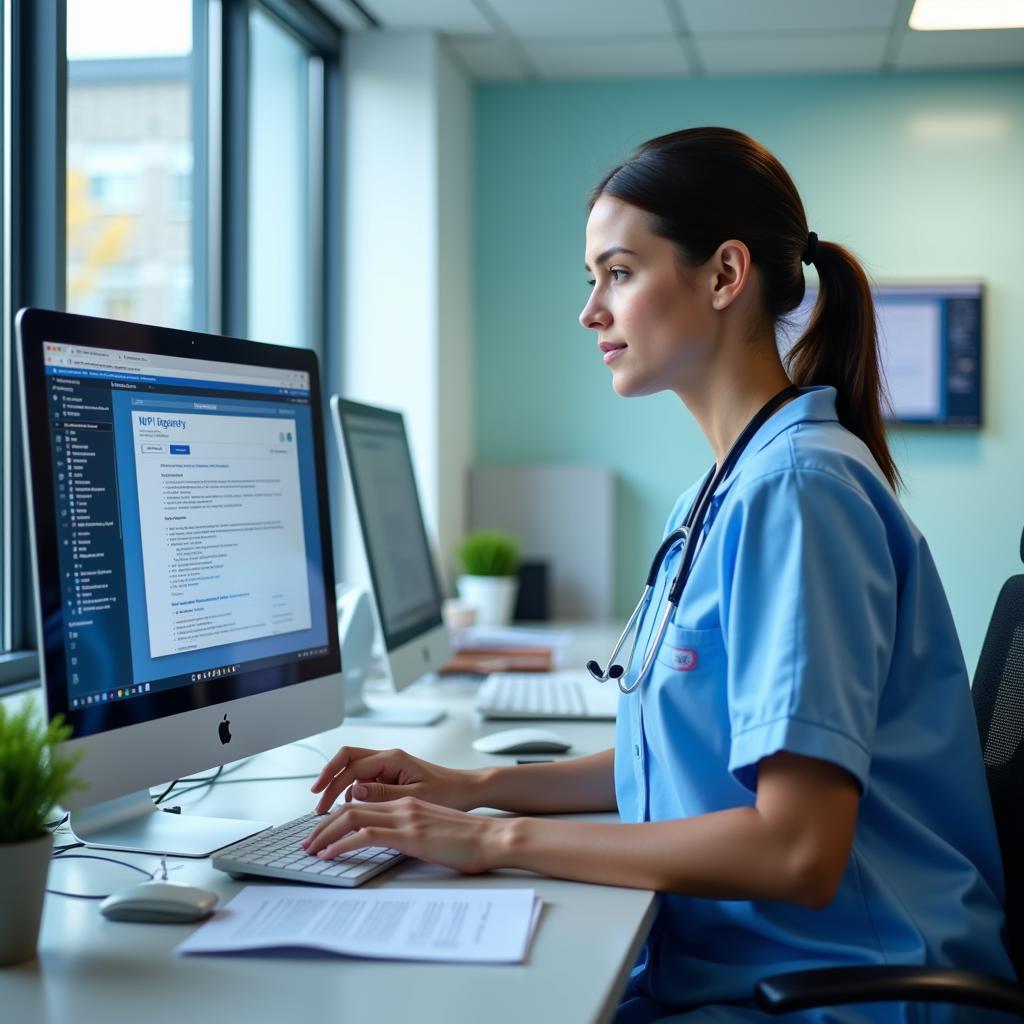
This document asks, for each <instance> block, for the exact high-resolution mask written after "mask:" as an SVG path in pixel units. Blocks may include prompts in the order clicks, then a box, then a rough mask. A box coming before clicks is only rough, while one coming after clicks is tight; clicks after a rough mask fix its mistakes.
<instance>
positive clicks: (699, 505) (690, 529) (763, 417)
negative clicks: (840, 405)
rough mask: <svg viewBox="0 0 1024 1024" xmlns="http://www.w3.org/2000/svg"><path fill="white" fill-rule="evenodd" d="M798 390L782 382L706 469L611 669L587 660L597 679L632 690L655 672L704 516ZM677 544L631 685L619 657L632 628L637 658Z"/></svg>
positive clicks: (664, 545)
mask: <svg viewBox="0 0 1024 1024" xmlns="http://www.w3.org/2000/svg"><path fill="white" fill-rule="evenodd" d="M799 394H800V389H799V388H798V387H796V386H795V385H793V384H790V385H789V387H787V388H783V389H782V390H781V391H780V392H779V393H778V394H777V395H775V396H773V397H772V398H770V399H769V400H768V401H767V402H766V403H765V404H764V405H763V406H762V407H761V408H760V409H759V410H758V412H757V415H755V416H754V418H753V419H752V420H751V421H750V422H749V423H748V424H747V425H746V426H745V427H744V428H743V432H742V433H741V434H740V436H739V437H738V438H736V441H735V442H734V444H733V446H732V447H731V448H730V449H729V452H728V454H727V455H726V456H725V458H724V459H723V460H722V465H721V466H712V467H711V469H710V470H709V471H708V474H707V476H706V477H704V483H703V484H701V488H700V491H699V492H698V494H697V498H696V500H695V501H694V503H693V504H692V505H691V506H690V512H689V514H688V515H687V517H686V520H685V521H684V523H683V525H682V526H680V527H679V528H678V529H676V530H673V531H672V532H671V533H670V534H669V535H668V536H667V537H666V538H665V539H664V540H663V541H662V542H661V544H660V545H659V547H658V550H657V552H656V553H655V555H654V560H653V561H652V562H651V569H650V572H648V573H647V583H646V584H645V585H644V592H643V595H642V596H641V598H640V600H639V601H638V602H637V606H636V608H634V609H633V614H632V615H630V617H629V621H628V622H627V623H626V628H625V629H624V630H623V631H622V635H621V636H620V637H619V639H618V641H617V642H616V644H615V647H614V648H613V649H612V653H611V656H610V657H609V659H608V661H609V663H610V664H609V666H608V671H607V672H605V671H603V670H602V668H601V666H600V665H599V664H598V663H597V662H596V661H593V660H591V661H588V662H587V671H588V672H589V673H590V674H591V675H592V676H593V677H594V678H595V679H596V680H598V682H601V683H604V682H607V681H608V680H609V679H614V680H616V681H617V682H618V684H619V689H620V690H621V691H622V692H623V693H632V692H633V691H634V690H636V689H637V688H638V687H639V686H640V685H641V684H642V683H643V682H644V680H645V679H647V677H648V676H649V675H650V674H651V669H652V668H653V667H654V659H655V658H656V657H657V656H658V651H659V650H660V649H661V645H662V643H663V642H664V640H665V634H666V633H667V632H668V624H669V622H671V620H672V616H673V615H674V614H675V611H676V609H677V608H678V607H679V601H680V599H681V598H682V596H683V588H684V587H685V586H686V581H687V580H688V579H689V578H690V570H691V569H692V567H693V562H694V559H695V558H696V557H697V552H698V551H699V550H700V548H701V546H702V545H701V542H700V537H701V534H702V531H703V527H704V520H705V519H706V518H707V512H708V509H709V508H710V507H711V499H712V498H713V497H714V494H715V491H716V490H717V489H718V485H719V484H720V483H721V482H722V481H723V480H724V479H725V478H726V477H727V476H728V475H729V474H730V473H731V472H732V469H733V467H734V466H735V465H736V463H737V462H738V461H739V457H740V456H741V455H742V454H743V451H744V449H745V448H746V447H747V445H748V444H749V443H750V439H751V438H752V437H753V436H754V435H755V434H756V433H757V432H758V431H759V430H760V429H761V427H763V426H764V424H765V423H766V422H767V420H768V419H769V417H770V416H771V415H772V413H774V412H775V410H776V409H778V407H779V406H780V405H782V404H783V403H784V402H788V401H789V400H790V399H791V398H796V396H797V395H799ZM694 536H696V538H697V539H696V540H695V541H693V542H691V538H693V537H694ZM679 545H682V548H683V561H682V564H681V565H680V566H679V573H678V575H677V576H676V578H675V579H674V580H673V581H672V589H671V590H669V594H668V604H667V605H666V607H665V614H664V616H662V619H661V625H660V626H659V627H658V635H657V637H656V638H655V641H654V643H653V645H652V646H651V647H650V648H649V649H648V651H647V656H646V657H645V658H644V664H643V667H642V668H641V669H640V673H639V674H638V675H637V677H636V679H635V680H634V682H633V685H632V686H627V685H626V683H625V682H624V681H623V675H624V674H625V670H624V669H623V667H622V665H620V664H619V663H618V662H616V660H615V659H616V658H617V657H618V656H619V652H620V651H621V650H622V648H623V646H624V645H625V643H626V640H627V638H628V637H629V634H630V633H632V634H633V646H632V647H630V649H629V657H628V658H627V659H626V664H627V665H632V664H633V655H634V654H635V653H636V645H637V643H638V642H639V640H640V628H641V625H642V624H643V619H644V616H645V615H646V614H647V607H648V605H649V604H650V603H651V596H652V594H653V592H654V584H655V582H656V581H657V579H658V573H659V572H661V567H662V565H664V563H665V559H666V558H668V556H669V555H670V554H671V553H672V552H673V551H674V550H675V549H676V548H677V547H678V546H679Z"/></svg>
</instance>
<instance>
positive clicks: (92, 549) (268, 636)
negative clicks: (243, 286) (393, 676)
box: [22, 314, 339, 737]
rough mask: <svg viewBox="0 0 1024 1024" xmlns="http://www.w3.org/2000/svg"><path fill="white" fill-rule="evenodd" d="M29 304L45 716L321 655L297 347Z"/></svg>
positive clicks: (152, 703)
mask: <svg viewBox="0 0 1024 1024" xmlns="http://www.w3.org/2000/svg"><path fill="white" fill-rule="evenodd" d="M39 316H40V317H43V319H42V321H41V323H40V322H37V324H36V330H35V331H34V332H33V331H27V332H26V337H25V339H24V342H23V350H22V354H23V359H24V363H25V365H24V374H25V388H26V399H27V404H28V409H27V410H26V416H27V419H26V423H27V426H28V434H29V436H30V441H31V444H30V446H29V448H30V463H31V472H32V476H33V481H32V482H33V488H32V489H33V494H34V499H35V500H34V511H35V529H36V547H37V560H38V569H39V585H40V600H41V608H40V612H41V621H42V630H43V635H44V640H45V644H44V646H45V659H46V662H45V664H46V673H45V676H46V684H47V691H48V692H47V697H48V707H49V711H50V713H51V714H52V713H54V712H56V711H63V712H64V713H65V714H66V715H67V716H68V717H69V718H70V721H71V723H72V726H73V729H74V735H75V736H76V737H83V736H89V735H92V734H96V733H100V732H104V731H107V730H111V729H115V728H118V727H121V726H125V725H130V724H133V723H137V722H141V721H151V720H153V719H159V718H162V717H165V716H169V715H173V714H176V713H179V712H182V711H186V710H191V709H194V708H198V707H206V706H209V705H212V704H218V703H221V702H224V701H228V700H235V699H237V698H239V697H246V696H250V695H256V694H260V693H265V692H267V691H270V690H276V689H280V688H282V687H288V686H290V685H292V684H295V683H299V682H302V681H304V680H307V679H311V678H315V677H317V676H323V675H325V674H327V673H329V672H337V671H338V657H339V656H338V642H337V630H336V627H335V618H334V602H333V575H332V573H331V569H330V566H331V557H332V556H331V549H330V534H329V527H328V522H329V517H328V516H327V514H326V507H327V506H326V501H327V499H326V493H325V490H326V489H325V487H324V486H323V480H324V473H323V458H324V453H323V440H322V435H321V434H319V424H320V418H319V417H320V414H319V402H318V401H317V400H315V388H316V386H317V380H316V366H315V357H314V356H313V355H312V353H308V352H305V353H300V352H298V351H295V350H284V349H279V348H276V347H273V346H263V345H255V344H251V343H244V342H232V341H231V340H230V339H223V338H216V339H215V338H211V337H209V336H202V335H189V334H188V333H187V332H178V331H169V330H168V331H161V330H158V329H155V328H140V327H136V325H121V324H114V323H113V322H109V321H99V320H92V319H91V318H78V317H70V316H64V315H61V314H39ZM47 316H51V317H52V320H51V321H49V324H48V323H47V320H46V319H45V317H47ZM40 327H42V328H43V329H40ZM193 353H194V354H193ZM282 353H284V356H283V358H282ZM261 354H262V355H263V356H264V359H263V360H262V361H261V358H260V356H261ZM240 360H244V362H243V361H240Z"/></svg>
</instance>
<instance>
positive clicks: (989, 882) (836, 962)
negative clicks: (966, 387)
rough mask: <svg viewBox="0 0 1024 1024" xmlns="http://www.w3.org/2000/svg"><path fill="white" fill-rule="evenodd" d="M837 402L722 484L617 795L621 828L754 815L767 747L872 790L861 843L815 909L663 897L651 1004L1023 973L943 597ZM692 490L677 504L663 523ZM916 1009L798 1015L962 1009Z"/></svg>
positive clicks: (811, 408) (629, 701) (789, 426)
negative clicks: (805, 983) (873, 981)
mask: <svg viewBox="0 0 1024 1024" xmlns="http://www.w3.org/2000/svg"><path fill="white" fill-rule="evenodd" d="M835 397H836V393H835V390H834V389H833V388H829V387H822V388H811V389H807V390H804V391H803V392H802V393H801V394H800V396H799V397H798V398H796V399H794V400H793V401H792V402H790V403H789V404H788V405H785V406H783V407H782V408H781V409H780V410H779V411H778V412H776V413H775V415H774V416H772V417H771V419H769V420H768V422H767V423H765V424H764V425H763V426H762V427H761V429H760V430H759V431H758V432H757V433H756V434H755V435H754V437H753V438H752V439H751V442H750V444H749V445H748V446H747V449H746V450H745V451H744V453H743V455H742V456H741V457H740V459H739V460H738V462H737V464H736V466H735V468H734V469H733V471H732V472H731V473H730V474H729V476H728V477H727V478H726V479H725V480H724V481H723V482H722V484H721V485H720V486H719V488H718V490H717V492H716V494H715V496H714V498H713V500H712V503H711V508H710V511H709V514H708V517H707V522H706V524H705V527H704V543H703V547H702V549H701V550H700V551H699V553H698V555H697V558H696V560H695V563H694V566H693V571H692V574H691V577H690V579H689V581H688V583H687V585H686V590H685V592H684V595H683V598H682V601H681V602H680V606H679V608H678V610H677V612H676V615H675V620H674V622H673V623H672V624H671V625H670V626H669V629H668V633H667V635H666V637H665V641H664V643H663V645H662V647H661V649H660V651H659V652H658V656H657V660H656V661H655V665H654V671H653V672H652V674H651V676H650V677H649V678H648V680H647V682H646V683H645V684H644V685H643V687H642V688H641V689H640V690H638V691H637V692H636V693H634V694H631V695H628V696H625V695H624V696H623V697H621V698H620V702H619V714H618V723H617V734H616V749H615V786H616V794H617V799H618V806H619V812H620V814H621V816H622V818H623V820H625V821H630V822H640V821H663V820H667V819H677V818H687V817H690V816H692V815H697V814H708V813H711V812H713V811H718V810H722V809H724V808H730V807H738V806H746V805H752V804H753V803H754V802H755V791H756V788H757V764H758V761H759V760H760V759H761V758H763V757H768V756H769V755H771V754H774V753H776V752H777V751H780V750H787V751H791V752H792V753H795V754H803V755H805V756H807V757H815V758H820V759H822V760H825V761H830V762H832V763H833V764H837V765H839V766H840V767H841V768H844V769H846V771H848V772H849V773H850V774H851V775H852V776H853V777H854V779H855V780H856V781H857V783H858V785H859V786H860V789H861V792H862V799H861V803H860V811H859V815H858V820H857V829H856V834H855V837H854V842H853V852H852V854H851V857H850V862H849V865H848V866H847V869H846V873H845V875H844V876H843V880H842V883H841V885H840V887H839V891H838V893H837V894H836V897H835V899H834V900H833V901H832V902H831V903H830V904H829V905H828V906H827V907H826V908H825V909H823V910H811V909H808V908H805V907H800V906H796V905H792V904H788V903H783V902H772V901H767V900H754V901H744V900H733V901H721V900H708V899H696V898H689V897H686V896H681V895H676V894H665V895H663V896H662V897H660V907H659V911H658V915H657V918H656V921H655V924H654V926H653V928H652V930H651V933H650V935H649V937H648V939H647V942H646V944H645V947H644V950H643V952H642V954H641V957H640V960H639V962H638V964H637V967H636V968H635V969H634V972H633V977H632V979H631V982H630V987H629V989H628V990H627V997H628V996H630V995H632V996H635V997H640V1001H642V1002H647V1001H650V1009H652V1010H653V1009H655V1008H656V1007H658V1006H660V1007H662V1008H664V1009H665V1011H666V1012H675V1013H678V1012H680V1009H682V1008H685V1007H694V1006H704V1005H706V1004H715V1003H737V1002H738V1003H744V1002H746V1003H749V1000H750V997H751V993H752V991H753V987H754V983H755V981H757V979H758V978H760V977H763V976H765V975H766V974H771V973H775V972H781V971H791V970H801V969H805V968H810V967H825V966H843V965H850V964H875V963H877V964H885V963H904V964H935V965H949V966H955V967H959V968H964V969H973V970H981V971H990V972H993V973H999V974H1004V975H1006V976H1008V977H1012V976H1013V974H1012V968H1011V967H1010V963H1009V959H1008V957H1007V954H1006V950H1005V948H1004V946H1003V942H1002V938H1001V934H1002V928H1003V922H1004V915H1003V910H1002V906H1001V904H1002V898H1003V877H1002V868H1001V863H1000V858H999V848H998V844H997V840H996V834H995V828H994V824H993V819H992V809H991V804H990V801H989V796H988V790H987V788H986V783H985V774H984V769H983V766H982V759H981V749H980V745H979V741H978V731H977V726H976V724H975V717H974V711H973V708H972V705H971V698H970V688H969V684H968V679H967V671H966V668H965V665H964V659H963V655H962V653H961V650H960V645H959V641H958V640H957V635H956V630H955V627H954V625H953V619H952V616H951V614H950V611H949V605H948V604H947V602H946V597H945V594H944V592H943V589H942V584H941V582H940V580H939V575H938V572H937V571H936V568H935V564H934V562H933V561H932V556H931V554H930V552H929V550H928V546H927V544H926V543H925V541H924V538H923V537H922V536H921V534H920V532H919V531H918V530H917V528H916V527H915V526H914V524H913V523H912V522H911V521H910V519H909V518H908V516H907V514H906V513H905V512H904V511H903V509H902V508H901V506H900V504H899V502H898V501H897V499H896V497H895V495H894V494H893V492H892V490H891V488H890V487H889V485H888V484H887V483H886V481H885V478H884V477H883V476H882V474H881V472H880V471H879V468H878V465H877V464H876V462H875V460H874V459H873V458H872V456H871V454H870V452H869V451H868V449H867V447H866V446H865V445H864V444H863V442H861V441H860V439H859V438H857V437H856V436H854V435H853V434H852V433H850V432H849V431H847V430H846V429H845V428H844V427H842V426H840V424H839V422H838V419H837V416H836V407H835ZM697 489H698V486H697V485H695V486H694V487H693V488H691V489H690V490H689V491H687V492H686V494H684V495H683V496H682V498H680V500H679V501H678V503H677V504H676V507H675V509H674V510H673V512H672V516H671V517H670V519H669V523H668V529H669V530H671V529H673V528H674V527H676V526H679V525H681V523H682V521H683V519H684V518H685V514H686V512H687V511H688V510H689V507H690V504H691V503H692V501H693V500H694V498H695V496H696V492H697ZM678 566H679V555H678V553H677V554H676V555H675V556H673V557H672V558H670V559H669V560H667V563H666V565H665V567H664V568H663V570H662V572H661V574H660V577H659V580H658V585H657V587H656V588H655V592H654V597H655V600H654V602H653V603H652V605H651V610H650V611H649V613H648V615H647V616H646V621H645V622H644V623H643V625H642V628H641V633H640V643H639V644H638V645H637V653H636V655H635V658H634V661H633V664H632V665H631V672H630V675H629V677H628V678H629V679H630V680H631V679H635V678H636V675H637V673H638V671H639V666H640V663H641V662H642V659H643V656H644V653H645V651H646V650H647V646H648V644H649V643H651V642H652V640H653V636H652V634H653V633H655V632H656V631H657V626H658V624H659V622H660V619H661V617H662V614H663V610H664V607H665V604H664V601H665V596H666V591H667V588H668V584H669V581H670V580H671V579H673V578H674V576H675V573H676V571H677V569H678ZM751 856H756V852H755V851H751ZM670 1008H672V1009H670ZM869 1009H870V1011H871V1012H870V1013H868V1012H867V1010H869ZM749 1012H751V1011H740V1010H739V1009H737V1017H736V1019H743V1020H747V1019H750V1017H748V1016H746V1015H745V1014H747V1013H749ZM913 1012H914V1013H918V1014H921V1013H925V1012H927V1013H929V1014H930V1016H913V1014H912V1013H911V1008H909V1007H907V1006H905V1005H903V1006H889V1007H882V1006H874V1007H859V1008H855V1007H850V1008H849V1009H848V1010H844V1009H843V1008H840V1007H834V1008H831V1009H830V1010H827V1011H819V1012H809V1013H805V1014H802V1015H799V1016H794V1017H793V1018H792V1019H794V1020H800V1021H811V1020H815V1021H824V1020H829V1021H846V1020H850V1021H853V1020H871V1021H878V1022H881V1021H886V1022H888V1021H905V1020H919V1019H927V1020H955V1019H958V1018H957V1017H956V1016H955V1013H956V1011H955V1010H951V1009H945V1008H939V1009H932V1010H930V1011H924V1010H923V1008H921V1007H918V1008H916V1009H914V1011H913ZM960 1012H961V1013H962V1014H964V1015H965V1017H964V1019H969V1018H970V1011H963V1010H962V1011H960ZM655 1015H656V1014H655ZM647 1016H649V1015H648V1014H647V1013H643V1014H639V1015H638V1016H637V1018H636V1019H641V1018H643V1017H647ZM681 1019H682V1020H690V1019H693V1020H703V1019H705V1018H704V1017H703V1016H702V1011H697V1012H696V1013H695V1014H694V1015H693V1016H692V1018H691V1016H690V1015H689V1014H687V1015H685V1016H684V1017H682V1018H681ZM708 1019H710V1018H708ZM714 1019H715V1020H718V1019H730V1018H728V1017H725V1018H719V1017H718V1016H715V1017H714ZM789 1019H790V1018H789V1017H787V1020H789Z"/></svg>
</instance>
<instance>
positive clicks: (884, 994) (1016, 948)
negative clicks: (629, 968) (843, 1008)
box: [754, 536, 1024, 1017]
mask: <svg viewBox="0 0 1024 1024" xmlns="http://www.w3.org/2000/svg"><path fill="white" fill-rule="evenodd" d="M1020 554H1021V559H1022V560H1024V536H1022V537H1021V551H1020ZM972 692H973V697H974V711H975V714H976V715H977V718H978V730H979V733H980V734H981V748H982V752H983V755H984V758H985V774H986V776H987V778H988V788H989V792H990V793H991V795H992V806H993V809H994V811H995V819H996V828H997V830H998V832H999V846H1000V849H1001V851H1002V855H1003V869H1004V871H1005V874H1006V917H1007V923H1008V936H1007V942H1008V946H1009V951H1010V957H1011V959H1012V960H1013V966H1014V969H1015V970H1016V971H1017V976H1018V977H1024V814H1022V810H1024V808H1022V804H1024V747H1022V745H1021V740H1022V739H1024V575H1018V576H1011V577H1010V578H1009V579H1008V580H1007V581H1006V583H1005V584H1003V589H1002V590H1001V591H1000V592H999V597H998V599H997V600H996V606H995V608H994V610H993V612H992V620H991V621H990V622H989V625H988V632H987V633H986V634H985V643H984V646H983V647H982V650H981V657H980V659H979V660H978V669H977V671H976V672H975V674H974V687H973V691H972ZM754 998H755V1000H756V1001H757V1004H758V1006H760V1007H761V1009H763V1010H766V1011H767V1012H768V1013H773V1014H782V1013H793V1012H794V1011H796V1010H807V1009H811V1008H812V1007H816V1006H834V1005H837V1004H840V1003H875V1002H890V1001H896V1002H941V1003H960V1004H963V1005H968V1006H974V1007H978V1008H985V1009H992V1010H1002V1011H1005V1012H1007V1013H1013V1014H1017V1015H1018V1016H1022V1017H1024V985H1019V984H1016V983H1014V982H1012V981H1007V980H1006V979H1005V978H999V977H995V976H993V975H987V974H979V973H975V972H972V971H954V970H945V969H942V968H938V967H900V966H882V967H829V968H822V969H820V970H812V971H792V972H790V973H788V974H776V975H774V976H772V977H769V978H762V979H761V980H760V981H759V982H758V983H757V985H756V986H755V987H754Z"/></svg>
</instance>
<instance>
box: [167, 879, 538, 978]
mask: <svg viewBox="0 0 1024 1024" xmlns="http://www.w3.org/2000/svg"><path fill="white" fill-rule="evenodd" d="M540 906H541V901H540V899H539V898H538V897H537V896H536V894H535V892H534V890H533V889H367V890H358V891H357V890H352V889H313V888H308V889H307V888H296V887H294V886H280V885H268V886H255V885H250V886H247V887H246V888H245V889H243V890H242V891H241V892H240V893H239V894H238V895H237V896H236V897H235V898H234V899H233V900H232V901H231V902H230V903H228V904H227V906H225V907H224V908H223V909H221V910H220V911H218V912H217V914H216V915H215V916H214V917H213V918H212V919H211V920H210V921H209V922H207V923H206V924H205V925H203V927H202V928H199V929H198V930H197V931H195V932H194V933H193V934H192V935H191V936H190V937H189V938H188V939H186V940H185V941H184V942H183V943H182V944H181V945H180V946H178V947H177V950H176V952H177V953H179V954H183V955H184V954H195V953H238V952H247V953H250V952H254V951H266V952H270V951H273V950H280V951H284V950H288V951H292V950H296V949H308V950H313V951H317V952H330V953H338V954H340V955H343V956H353V957H370V958H373V959H381V960H434V961H451V962H459V963H522V961H523V960H524V959H525V958H526V950H527V946H528V945H529V942H530V937H531V935H532V934H533V929H534V926H535V925H536V922H537V918H538V917H539V914H540Z"/></svg>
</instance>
